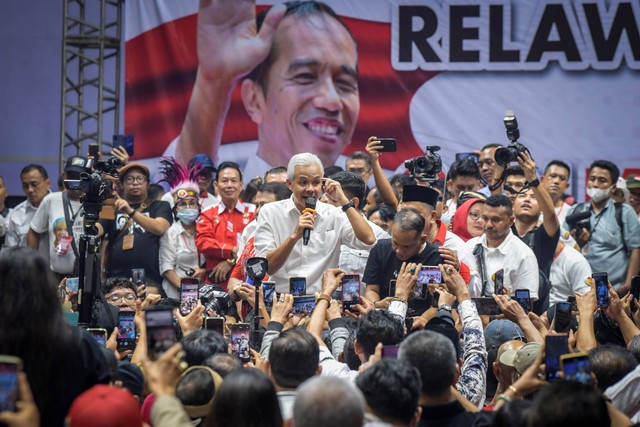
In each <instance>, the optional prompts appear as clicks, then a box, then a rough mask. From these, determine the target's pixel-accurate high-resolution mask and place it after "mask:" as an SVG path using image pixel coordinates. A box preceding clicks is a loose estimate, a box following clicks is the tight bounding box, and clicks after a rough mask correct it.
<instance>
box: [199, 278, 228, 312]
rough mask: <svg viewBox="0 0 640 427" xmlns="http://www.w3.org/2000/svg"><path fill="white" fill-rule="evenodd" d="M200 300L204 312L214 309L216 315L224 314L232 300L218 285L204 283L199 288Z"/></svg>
mask: <svg viewBox="0 0 640 427" xmlns="http://www.w3.org/2000/svg"><path fill="white" fill-rule="evenodd" d="M199 292H200V302H202V305H204V308H205V312H208V311H209V310H213V311H215V312H216V313H217V314H218V316H223V317H224V316H225V315H226V314H227V313H228V312H229V309H230V308H231V306H232V305H233V302H232V301H231V297H230V296H229V294H228V293H226V292H225V291H224V290H223V289H222V288H221V287H220V286H215V285H204V286H202V287H201V288H200V290H199Z"/></svg>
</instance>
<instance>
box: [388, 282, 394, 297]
mask: <svg viewBox="0 0 640 427" xmlns="http://www.w3.org/2000/svg"><path fill="white" fill-rule="evenodd" d="M395 295H396V279H391V280H389V296H391V297H393V296H395Z"/></svg>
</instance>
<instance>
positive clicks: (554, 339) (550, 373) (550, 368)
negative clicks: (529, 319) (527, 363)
mask: <svg viewBox="0 0 640 427" xmlns="http://www.w3.org/2000/svg"><path fill="white" fill-rule="evenodd" d="M544 353H545V362H544V363H545V369H546V375H547V381H555V380H557V379H558V378H560V375H559V373H560V356H562V355H563V354H567V353H569V336H568V335H567V334H563V335H547V336H546V338H545V346H544Z"/></svg>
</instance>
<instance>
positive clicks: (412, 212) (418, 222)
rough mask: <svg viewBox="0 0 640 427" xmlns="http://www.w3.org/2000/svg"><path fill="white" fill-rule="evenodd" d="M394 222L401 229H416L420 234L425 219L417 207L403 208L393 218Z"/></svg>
mask: <svg viewBox="0 0 640 427" xmlns="http://www.w3.org/2000/svg"><path fill="white" fill-rule="evenodd" d="M393 224H394V225H395V226H397V227H398V229H399V230H400V231H415V232H416V233H417V235H418V236H420V235H421V234H422V231H423V230H424V224H425V220H424V217H423V216H422V215H421V214H420V212H418V211H417V210H416V209H413V208H403V209H400V210H399V211H398V213H397V214H396V216H395V217H394V218H393Z"/></svg>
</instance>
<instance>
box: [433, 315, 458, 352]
mask: <svg viewBox="0 0 640 427" xmlns="http://www.w3.org/2000/svg"><path fill="white" fill-rule="evenodd" d="M440 314H441V313H438V316H436V317H434V318H432V319H431V320H429V323H427V324H426V325H425V327H424V330H425V331H433V332H437V333H439V334H442V335H444V336H445V337H447V338H449V340H451V343H452V344H453V347H454V348H455V349H456V357H457V358H458V359H460V358H461V357H462V349H461V348H460V334H459V333H458V330H457V329H456V327H455V326H454V324H453V319H452V318H451V315H450V314H449V315H448V316H440ZM447 314H448V313H447Z"/></svg>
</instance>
